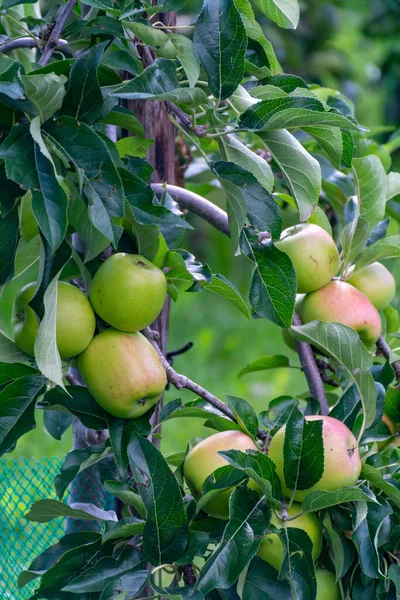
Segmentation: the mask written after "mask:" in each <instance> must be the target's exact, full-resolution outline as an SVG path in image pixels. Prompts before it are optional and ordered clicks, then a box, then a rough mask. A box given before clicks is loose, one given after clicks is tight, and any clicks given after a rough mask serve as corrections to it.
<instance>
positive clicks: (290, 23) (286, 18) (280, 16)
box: [254, 0, 300, 29]
mask: <svg viewBox="0 0 400 600" xmlns="http://www.w3.org/2000/svg"><path fill="white" fill-rule="evenodd" d="M254 3H255V5H256V6H257V8H258V9H259V10H260V12H262V13H263V14H264V15H266V16H267V17H268V18H269V19H271V20H272V21H274V22H275V23H276V24H277V25H279V27H285V28H286V29H296V27H297V25H298V23H299V18H300V8H299V3H298V0H254Z"/></svg>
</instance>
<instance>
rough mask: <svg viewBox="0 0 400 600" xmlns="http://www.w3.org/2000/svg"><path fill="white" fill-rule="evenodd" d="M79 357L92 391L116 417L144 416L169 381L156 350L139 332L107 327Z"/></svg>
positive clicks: (83, 373)
mask: <svg viewBox="0 0 400 600" xmlns="http://www.w3.org/2000/svg"><path fill="white" fill-rule="evenodd" d="M78 360H79V369H80V371H81V374H82V377H83V379H84V381H85V383H86V385H87V387H88V389H89V392H90V393H91V394H92V396H93V398H94V399H95V400H96V401H97V402H98V403H99V404H100V406H102V407H103V408H104V409H105V410H106V411H107V412H109V413H110V415H113V416H114V417H119V418H122V419H135V418H136V417H140V415H143V414H144V413H145V412H147V411H148V410H149V408H151V407H152V406H153V405H154V404H155V403H156V402H157V400H158V399H159V397H160V396H161V394H162V393H163V391H164V388H165V385H166V383H167V378H166V374H165V369H164V367H163V366H162V364H161V361H160V359H159V357H158V355H157V353H156V351H155V350H154V348H153V346H152V345H151V344H150V342H149V341H148V340H146V338H145V337H144V336H143V335H142V334H141V333H138V332H137V333H125V332H122V331H117V330H115V329H105V330H104V331H102V332H101V333H99V334H98V335H96V336H95V337H94V338H93V340H92V341H91V342H90V344H89V346H88V347H87V348H86V350H85V351H84V352H83V353H82V354H81V355H80V357H79V359H78Z"/></svg>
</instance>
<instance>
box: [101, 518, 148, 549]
mask: <svg viewBox="0 0 400 600" xmlns="http://www.w3.org/2000/svg"><path fill="white" fill-rule="evenodd" d="M143 528H144V521H140V520H139V519H136V518H135V517H128V518H126V519H120V520H119V521H118V523H109V524H108V525H107V527H106V530H105V532H104V534H103V539H102V543H103V544H104V543H105V542H108V541H110V540H119V539H123V538H130V537H133V536H134V535H138V534H141V533H143Z"/></svg>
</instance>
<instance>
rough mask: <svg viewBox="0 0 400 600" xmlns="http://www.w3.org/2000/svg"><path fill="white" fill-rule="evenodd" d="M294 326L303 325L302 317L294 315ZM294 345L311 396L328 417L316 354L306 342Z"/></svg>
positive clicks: (296, 341)
mask: <svg viewBox="0 0 400 600" xmlns="http://www.w3.org/2000/svg"><path fill="white" fill-rule="evenodd" d="M293 325H296V326H298V325H302V322H301V321H300V317H299V316H298V315H297V314H296V313H294V317H293ZM294 343H295V344H296V349H297V353H298V355H299V358H300V364H301V368H302V369H303V372H304V375H305V376H306V379H307V383H308V388H309V390H310V394H311V396H312V397H313V398H315V399H316V400H318V402H319V405H320V411H321V415H327V414H328V413H329V406H328V400H327V399H326V394H325V388H324V383H323V381H322V378H321V374H320V372H319V369H318V366H317V363H316V360H315V356H314V352H313V351H312V348H311V346H310V345H309V344H306V343H305V342H299V341H298V340H294Z"/></svg>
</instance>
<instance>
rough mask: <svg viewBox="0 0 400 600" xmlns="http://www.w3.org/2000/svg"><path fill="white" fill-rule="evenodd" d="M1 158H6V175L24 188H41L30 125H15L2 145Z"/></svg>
mask: <svg viewBox="0 0 400 600" xmlns="http://www.w3.org/2000/svg"><path fill="white" fill-rule="evenodd" d="M0 158H3V159H4V160H5V165H6V175H7V177H8V178H9V179H12V180H13V181H15V183H17V184H18V185H20V186H21V188H22V189H24V190H27V189H29V188H36V189H38V188H39V181H38V176H37V172H36V163H35V156H34V146H33V139H32V136H31V134H30V130H29V125H28V124H24V125H14V127H13V128H12V129H11V133H10V135H9V136H8V137H6V139H5V140H4V142H3V143H2V145H1V146H0Z"/></svg>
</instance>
